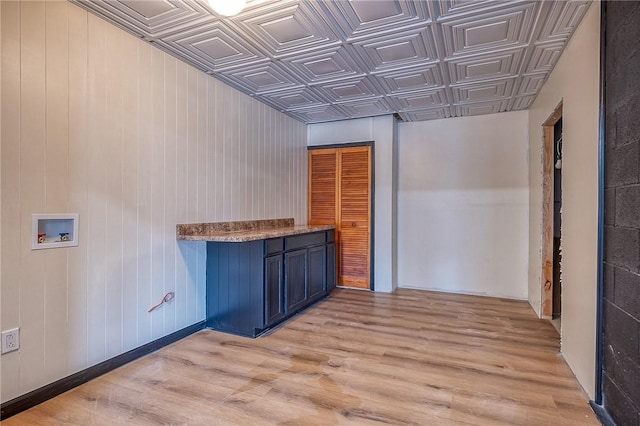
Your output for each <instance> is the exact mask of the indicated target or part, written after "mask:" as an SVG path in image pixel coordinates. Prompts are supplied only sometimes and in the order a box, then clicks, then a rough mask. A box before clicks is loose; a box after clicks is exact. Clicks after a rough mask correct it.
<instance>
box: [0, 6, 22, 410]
mask: <svg viewBox="0 0 640 426" xmlns="http://www.w3.org/2000/svg"><path fill="white" fill-rule="evenodd" d="M0 8H2V17H1V19H2V20H1V21H0V28H2V37H1V42H2V56H1V60H2V63H1V65H2V67H1V68H2V74H1V76H2V77H1V78H2V80H1V81H0V84H1V85H2V89H1V91H2V99H1V102H2V106H1V107H2V125H1V126H0V132H2V138H1V139H0V140H1V141H2V147H1V148H2V154H1V155H0V161H1V167H0V173H1V174H2V178H1V179H0V182H1V184H2V191H1V196H2V215H1V217H0V220H2V225H1V227H2V241H1V242H0V243H1V244H2V256H3V265H2V268H1V269H0V274H1V277H0V282H1V283H2V298H1V300H0V323H1V324H2V327H3V328H4V329H8V328H13V327H17V326H18V325H19V324H20V300H21V299H20V298H21V289H20V268H19V267H20V263H21V258H22V250H21V248H20V241H21V240H20V229H21V226H20V221H21V208H20V204H21V202H20V186H21V185H20V183H21V182H20V177H21V173H20V165H21V163H20V145H21V144H20V111H21V110H22V105H21V99H20V92H21V90H20V24H21V21H20V4H19V3H15V2H1V3H0ZM9 141H11V142H12V143H8V142H9ZM8 265H15V266H17V267H14V268H9V267H7V266H8ZM8 283H13V285H7V284H8ZM19 361H20V359H19V357H18V353H17V352H12V353H8V354H6V355H3V356H2V358H0V362H2V365H1V366H0V367H1V370H2V381H1V382H2V383H1V384H0V386H1V388H0V395H1V396H2V398H3V399H4V398H13V397H15V396H17V394H18V392H19V388H17V387H16V386H12V384H14V383H19V381H20V363H19Z"/></svg>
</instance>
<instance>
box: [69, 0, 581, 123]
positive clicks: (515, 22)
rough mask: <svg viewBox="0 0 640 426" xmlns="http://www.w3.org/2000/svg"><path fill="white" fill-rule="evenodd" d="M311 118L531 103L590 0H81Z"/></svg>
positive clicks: (416, 117) (425, 113)
mask: <svg viewBox="0 0 640 426" xmlns="http://www.w3.org/2000/svg"><path fill="white" fill-rule="evenodd" d="M70 1H72V2H73V3H76V4H78V5H79V6H81V7H84V8H86V9H88V10H89V11H91V12H93V13H95V14H96V15H98V16H101V17H103V18H104V19H106V20H108V21H109V22H112V23H114V24H116V25H118V26H120V27H122V28H124V29H125V30H127V31H129V32H131V33H133V34H135V35H136V36H137V37H140V38H142V39H144V40H147V41H149V42H151V43H153V44H154V45H155V46H157V47H159V48H160V49H162V50H164V51H166V52H168V53H170V54H172V55H174V56H176V57H178V58H180V59H182V60H184V61H185V62H187V63H190V64H192V65H193V66H195V67H197V68H198V69H201V70H203V71H204V72H206V73H207V74H210V75H212V76H214V77H217V78H219V79H220V80H222V81H224V82H225V83H227V84H229V85H231V86H233V87H235V88H237V89H239V90H241V91H242V92H244V93H247V94H249V95H251V96H253V97H254V98H255V99H257V100H260V101H262V102H264V103H266V104H268V105H270V106H273V107H274V108H276V109H278V110H280V111H283V112H284V113H285V114H288V115H290V116H291V117H294V118H295V119H297V120H301V121H303V122H306V123H315V122H322V121H332V120H341V119H347V118H355V117H364V116H374V115H380V114H393V113H398V114H399V116H400V117H401V118H402V119H403V120H405V121H420V120H432V119H441V118H448V117H452V116H467V115H477V114H489V113H498V112H503V111H510V110H520V109H526V108H528V107H529V106H530V105H531V103H532V102H533V100H534V99H535V97H536V95H537V93H538V92H539V91H540V89H541V87H542V85H543V84H544V82H545V81H546V79H547V77H548V75H549V73H550V72H551V71H552V70H553V67H554V66H555V64H556V63H557V61H558V59H559V57H560V55H561V54H562V51H563V49H564V48H565V46H566V44H567V42H568V40H569V38H570V37H571V34H572V33H573V32H574V31H575V29H576V28H577V26H578V24H579V23H580V21H581V20H582V17H583V16H584V15H585V13H586V11H587V8H588V7H589V6H590V4H591V2H589V1H588V0H562V1H537V0H531V1H528V0H504V1H502V0H433V1H424V0H349V1H346V0H249V1H247V6H246V7H245V10H244V11H243V12H241V13H240V14H238V15H237V16H234V17H230V18H224V17H221V16H218V15H216V13H215V12H214V11H213V10H212V9H211V8H210V7H209V5H208V4H207V2H206V0H154V1H140V0H70Z"/></svg>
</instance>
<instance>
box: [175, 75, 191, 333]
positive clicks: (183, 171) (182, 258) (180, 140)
mask: <svg viewBox="0 0 640 426" xmlns="http://www.w3.org/2000/svg"><path fill="white" fill-rule="evenodd" d="M177 65H178V66H177V68H176V111H175V114H176V150H175V167H176V221H177V223H185V222H187V168H186V167H185V166H184V165H185V164H187V148H188V145H187V113H188V111H187V108H188V100H187V93H188V90H187V76H188V72H189V67H188V66H187V65H186V64H183V63H182V62H178V64H177ZM189 246H190V245H189V244H188V243H185V242H184V241H181V242H179V243H178V245H177V251H176V283H175V293H176V295H178V297H176V298H175V300H174V302H173V303H174V304H175V309H176V327H177V328H178V329H180V328H183V327H185V326H186V325H187V324H188V314H187V306H188V303H187V294H188V293H187V282H189V277H188V276H187V264H186V256H187V252H186V250H187V248H188V247H189Z"/></svg>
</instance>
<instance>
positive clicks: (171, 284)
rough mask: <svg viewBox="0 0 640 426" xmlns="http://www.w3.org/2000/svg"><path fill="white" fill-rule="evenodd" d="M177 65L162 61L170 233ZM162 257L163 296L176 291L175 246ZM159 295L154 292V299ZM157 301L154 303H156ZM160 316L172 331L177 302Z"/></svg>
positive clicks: (168, 227) (166, 229) (170, 225)
mask: <svg viewBox="0 0 640 426" xmlns="http://www.w3.org/2000/svg"><path fill="white" fill-rule="evenodd" d="M177 64H178V61H175V60H167V61H166V62H165V85H164V103H165V110H164V139H165V144H164V158H165V161H164V208H163V210H164V223H163V226H162V235H164V236H165V238H166V236H167V235H171V232H172V231H173V230H175V224H176V223H178V222H177V217H176V201H177V200H176V194H177V186H176V160H175V159H176V154H177V140H176V132H177V128H176V117H177V113H178V110H177V96H176V89H177V75H178V74H177ZM162 246H163V249H164V253H163V258H162V263H163V265H164V274H163V275H164V277H165V280H164V288H163V290H162V295H164V294H165V293H167V292H169V291H173V292H175V290H176V288H175V284H176V281H175V279H176V262H175V258H176V245H175V244H168V241H166V240H165V241H164V242H163V244H162ZM162 295H157V296H156V298H158V297H161V296H162ZM156 303H157V302H156ZM160 310H161V312H159V313H161V315H162V317H163V334H167V333H169V332H170V331H171V330H175V325H176V304H175V303H168V304H166V305H163V306H162V307H161V308H160Z"/></svg>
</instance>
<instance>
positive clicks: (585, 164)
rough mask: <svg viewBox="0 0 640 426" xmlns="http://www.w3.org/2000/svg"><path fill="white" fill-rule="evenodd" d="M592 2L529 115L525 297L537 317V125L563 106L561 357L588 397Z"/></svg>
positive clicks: (595, 93) (593, 187)
mask: <svg viewBox="0 0 640 426" xmlns="http://www.w3.org/2000/svg"><path fill="white" fill-rule="evenodd" d="M599 37H600V3H595V4H592V5H591V7H590V9H589V11H588V12H587V15H586V16H585V17H584V18H583V21H582V22H581V23H580V26H579V27H578V29H577V31H576V32H575V34H574V35H573V37H572V38H571V40H570V42H569V43H568V45H567V47H566V48H565V50H564V52H563V53H562V56H561V57H560V60H559V61H558V64H557V65H556V67H555V69H554V70H553V72H552V73H551V76H550V77H549V79H548V80H547V82H546V83H545V85H544V86H543V88H542V90H541V91H540V94H539V95H538V97H537V98H536V100H535V102H534V103H533V105H532V107H531V108H530V110H529V125H530V127H529V143H530V147H529V151H530V156H529V181H530V186H531V192H530V206H531V210H530V226H529V235H530V239H529V243H530V247H529V266H530V268H529V296H530V299H529V301H530V303H531V305H532V306H533V307H534V309H535V310H536V312H538V313H540V311H541V305H540V303H541V302H540V294H541V292H540V285H541V276H542V268H541V247H542V246H541V244H542V240H541V239H542V127H541V126H542V124H543V123H544V122H545V121H546V119H547V118H548V117H549V116H550V115H551V113H553V111H554V109H555V108H556V107H557V106H558V104H559V103H560V101H563V117H562V123H563V133H564V135H563V142H562V149H563V157H562V197H563V199H562V230H561V232H562V276H561V281H562V330H561V336H562V354H563V355H564V358H565V359H566V360H567V363H568V364H569V366H570V367H571V368H572V369H573V372H574V373H575V375H576V377H577V378H578V380H579V381H580V383H581V384H582V386H583V387H584V388H585V390H586V391H587V393H588V394H589V395H590V396H591V397H593V395H594V391H595V353H596V346H595V327H596V284H597V241H598V238H597V213H598V193H597V189H598V103H599V80H598V79H599V51H600V44H599V43H600V41H599V40H600V39H599Z"/></svg>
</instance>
